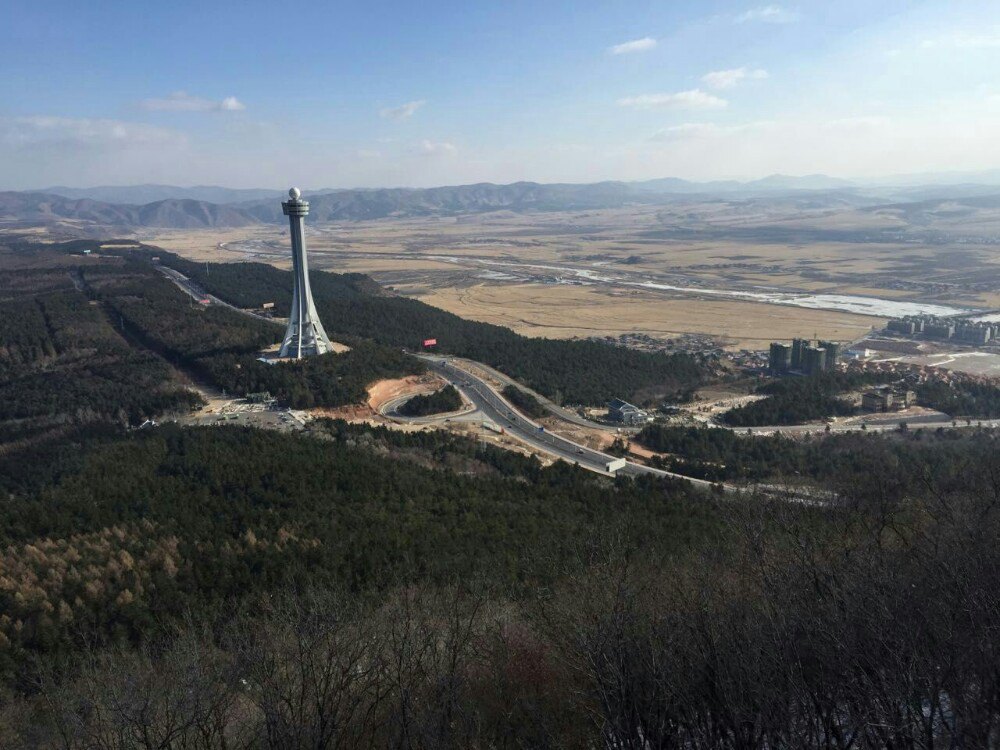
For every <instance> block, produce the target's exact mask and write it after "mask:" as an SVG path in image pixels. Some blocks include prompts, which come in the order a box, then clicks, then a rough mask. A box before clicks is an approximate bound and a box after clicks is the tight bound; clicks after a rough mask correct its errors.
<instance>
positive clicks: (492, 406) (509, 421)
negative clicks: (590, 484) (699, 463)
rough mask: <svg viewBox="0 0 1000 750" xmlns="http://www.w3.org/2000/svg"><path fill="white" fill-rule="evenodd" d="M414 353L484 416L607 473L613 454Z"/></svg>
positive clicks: (473, 378)
mask: <svg viewBox="0 0 1000 750" xmlns="http://www.w3.org/2000/svg"><path fill="white" fill-rule="evenodd" d="M416 356H418V357H420V358H421V359H422V360H424V361H425V362H426V363H427V366H428V367H429V368H430V369H431V370H433V371H434V372H436V373H438V374H439V375H441V376H443V377H444V378H446V379H447V380H448V381H449V382H451V383H453V384H454V385H455V387H456V388H458V389H459V390H461V391H462V393H463V394H464V395H465V397H466V398H467V399H469V401H471V402H472V403H473V404H475V405H476V407H477V408H478V409H479V411H481V412H482V413H483V415H484V416H485V417H487V418H488V419H490V420H492V421H493V422H494V423H495V424H496V425H497V426H498V427H503V428H504V430H505V431H506V432H508V433H510V434H512V435H513V436H514V437H516V438H518V439H519V440H521V441H522V442H524V443H527V444H528V445H530V446H532V447H533V448H535V449H537V450H540V451H543V452H545V453H549V454H551V455H553V456H556V457H557V458H561V459H563V460H564V461H567V462H569V463H571V464H579V465H580V466H581V467H582V468H585V469H589V470H590V471H595V472H597V473H599V474H605V475H607V474H608V471H607V468H606V467H607V465H608V463H609V462H611V461H614V460H616V458H617V457H616V456H612V455H609V454H607V453H602V452H601V451H595V450H594V449H592V448H588V447H587V446H585V445H579V444H578V443H574V442H573V441H572V440H568V439H566V438H564V437H562V436H560V435H556V434H554V433H552V432H549V431H548V430H545V429H544V428H542V427H541V425H538V424H536V423H535V422H532V421H531V420H530V419H528V418H527V417H525V416H524V415H523V414H521V413H520V412H519V411H517V409H515V408H514V407H513V406H512V405H511V404H510V403H508V402H507V400H506V399H504V398H503V396H501V395H500V394H499V393H497V392H496V391H495V390H493V388H492V387H491V386H490V385H489V384H488V383H487V382H486V381H485V380H483V379H482V378H480V377H479V376H478V375H475V374H473V373H471V372H469V371H468V370H465V369H463V368H460V367H457V366H455V365H454V364H451V363H450V362H449V361H448V359H447V358H445V357H441V356H438V357H431V356H428V355H425V354H418V355H416ZM619 471H620V473H622V474H628V475H633V476H635V475H639V474H652V475H654V476H659V477H671V478H673V479H683V480H685V481H687V482H691V484H694V485H696V486H700V487H705V488H712V487H714V486H716V483H713V482H708V481H705V480H704V479H694V478H693V477H687V476H684V475H683V474H674V473H672V472H669V471H663V470H661V469H653V468H651V467H648V466H642V465H640V464H636V463H632V462H631V461H629V462H626V464H625V467H624V468H622V469H620V470H619ZM724 487H725V488H726V489H730V490H734V491H735V490H736V488H735V487H730V486H728V485H724Z"/></svg>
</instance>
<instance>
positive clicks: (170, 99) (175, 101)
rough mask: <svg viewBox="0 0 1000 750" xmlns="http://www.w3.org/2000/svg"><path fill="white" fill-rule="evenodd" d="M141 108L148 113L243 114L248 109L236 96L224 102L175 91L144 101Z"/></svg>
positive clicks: (140, 104) (140, 103) (229, 97)
mask: <svg viewBox="0 0 1000 750" xmlns="http://www.w3.org/2000/svg"><path fill="white" fill-rule="evenodd" d="M139 106H140V107H142V108H143V109H145V110H146V111H148V112H241V111H242V110H244V109H246V105H244V104H243V102H241V101H240V100H239V99H237V98H236V97H235V96H227V97H226V98H225V99H223V100H222V101H213V100H212V99H203V98H202V97H200V96H192V95H191V94H189V93H187V92H186V91H175V92H173V93H172V94H170V95H169V96H167V97H164V98H162V99H157V98H154V99H143V100H142V101H141V102H139Z"/></svg>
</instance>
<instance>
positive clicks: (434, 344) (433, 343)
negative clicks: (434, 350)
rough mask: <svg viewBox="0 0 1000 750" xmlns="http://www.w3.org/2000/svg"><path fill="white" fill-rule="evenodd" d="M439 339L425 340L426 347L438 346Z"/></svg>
mask: <svg viewBox="0 0 1000 750" xmlns="http://www.w3.org/2000/svg"><path fill="white" fill-rule="evenodd" d="M437 342H438V340H437V339H424V346H437Z"/></svg>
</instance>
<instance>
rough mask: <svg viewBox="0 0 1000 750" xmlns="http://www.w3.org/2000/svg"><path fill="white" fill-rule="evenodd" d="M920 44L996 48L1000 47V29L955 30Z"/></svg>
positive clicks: (932, 47)
mask: <svg viewBox="0 0 1000 750" xmlns="http://www.w3.org/2000/svg"><path fill="white" fill-rule="evenodd" d="M920 46H921V47H923V48H924V49H996V48H997V47H1000V29H993V30H992V31H987V32H968V31H959V32H953V33H951V34H944V35H942V36H938V37H933V38H930V39H925V40H924V41H923V42H922V43H921V45H920Z"/></svg>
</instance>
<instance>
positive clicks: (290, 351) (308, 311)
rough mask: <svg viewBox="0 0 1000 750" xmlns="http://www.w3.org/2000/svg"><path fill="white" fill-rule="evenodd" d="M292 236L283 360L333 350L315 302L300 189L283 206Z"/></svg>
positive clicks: (304, 204) (306, 210)
mask: <svg viewBox="0 0 1000 750" xmlns="http://www.w3.org/2000/svg"><path fill="white" fill-rule="evenodd" d="M281 208H282V210H283V211H284V212H285V216H287V217H288V225H289V228H290V229H291V233H292V276H293V278H294V288H293V292H292V311H291V313H290V314H289V316H288V328H287V329H286V330H285V338H284V340H283V341H282V342H281V351H280V352H279V356H280V357H287V358H290V359H302V357H309V356H312V355H313V354H326V353H327V352H329V351H333V348H332V347H331V346H330V339H329V338H327V335H326V331H324V330H323V324H322V323H320V322H319V314H318V313H317V312H316V305H315V304H314V303H313V297H312V289H311V288H310V286H309V261H308V260H307V258H306V236H305V231H304V230H305V217H306V215H307V214H308V213H309V201H304V200H302V193H301V192H299V189H298V188H292V189H291V190H289V191H288V200H287V201H285V202H283V203H282V204H281Z"/></svg>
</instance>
